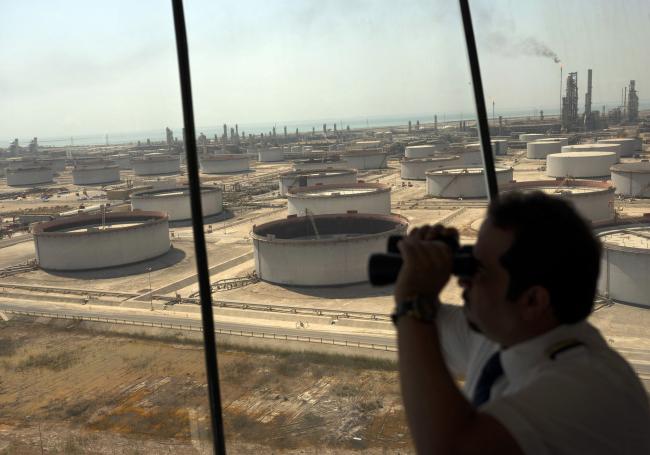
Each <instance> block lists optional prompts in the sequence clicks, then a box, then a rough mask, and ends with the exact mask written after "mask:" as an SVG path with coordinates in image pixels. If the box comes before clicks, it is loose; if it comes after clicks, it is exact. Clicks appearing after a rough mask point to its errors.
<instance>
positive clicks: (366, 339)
mask: <svg viewBox="0 0 650 455" xmlns="http://www.w3.org/2000/svg"><path fill="white" fill-rule="evenodd" d="M0 310H14V311H36V312H43V313H49V314H53V313H54V314H60V315H64V314H66V315H68V316H83V317H97V318H110V319H120V320H126V321H133V322H146V323H152V322H153V323H163V324H174V325H176V324H178V325H182V326H185V327H188V326H189V327H192V328H194V329H199V328H200V327H201V322H200V321H199V320H197V319H189V318H184V317H178V316H175V315H174V313H173V312H171V311H169V312H167V314H161V313H160V312H158V311H156V312H151V313H136V312H133V311H129V312H127V311H120V310H118V309H115V308H114V307H108V306H98V305H90V306H87V307H78V308H75V307H74V306H62V305H56V304H52V303H49V302H24V303H21V304H15V303H14V304H11V303H2V302H0ZM215 328H217V329H221V330H232V331H237V332H239V331H243V332H251V331H253V332H255V333H256V334H259V333H264V334H266V335H269V336H270V335H272V334H275V335H276V336H278V335H279V336H285V335H287V336H290V337H296V336H299V337H311V338H314V339H320V338H322V339H324V340H334V341H336V342H343V343H344V342H346V341H347V342H352V343H364V344H376V345H386V346H395V339H394V338H391V337H382V336H373V335H364V334H354V333H340V332H335V331H325V330H313V329H310V328H289V327H281V326H270V325H268V326H266V325H260V324H259V320H258V319H251V323H232V322H221V321H219V320H215Z"/></svg>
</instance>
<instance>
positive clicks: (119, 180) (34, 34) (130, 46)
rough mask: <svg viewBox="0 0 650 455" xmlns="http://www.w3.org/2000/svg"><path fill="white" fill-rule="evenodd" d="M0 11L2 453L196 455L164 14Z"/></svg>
mask: <svg viewBox="0 0 650 455" xmlns="http://www.w3.org/2000/svg"><path fill="white" fill-rule="evenodd" d="M0 15H1V16H2V17H3V22H4V25H3V27H2V29H1V30H0V42H2V45H1V46H0V58H1V59H2V61H3V62H4V70H3V72H2V75H1V76H0V87H1V88H0V92H1V93H2V109H1V110H0V125H1V126H0V130H1V131H2V138H3V139H2V144H0V163H2V178H0V218H1V221H2V224H1V226H0V237H1V239H0V377H1V378H2V380H1V385H0V389H1V393H0V428H2V437H0V452H2V453H7V454H20V453H66V454H76V453H97V454H99V453H119V454H135V453H152V454H154V453H155V454H160V453H206V448H209V447H210V446H211V443H210V432H209V431H208V425H207V422H208V419H207V416H208V402H207V390H206V380H205V366H204V358H203V344H202V336H201V335H202V334H201V332H200V330H199V329H200V318H199V312H198V306H197V305H196V303H189V304H185V305H183V306H182V308H181V307H179V306H176V303H177V302H178V300H177V299H176V292H179V291H182V289H183V288H184V287H186V286H187V284H188V283H193V282H195V281H196V275H195V273H196V271H195V265H194V248H193V244H192V242H191V241H190V240H191V239H188V237H187V235H185V231H184V229H185V228H180V231H182V232H181V235H176V234H175V231H176V230H177V226H185V225H186V224H187V223H188V221H187V218H189V215H188V212H187V202H186V200H187V197H185V199H183V194H185V193H184V192H185V190H184V189H183V188H176V186H177V185H179V184H180V183H181V182H182V180H183V179H184V166H183V165H182V164H181V159H182V157H181V152H182V142H180V141H179V142H177V141H176V140H175V139H174V140H173V141H171V142H167V141H166V137H165V127H166V126H169V127H171V128H172V129H173V134H174V138H181V137H182V136H181V132H182V129H181V127H180V125H181V123H182V117H181V110H180V96H179V86H178V68H177V60H176V54H175V46H174V36H173V25H172V15H171V8H170V7H169V4H168V2H163V3H161V2H150V1H149V2H137V3H133V2H110V3H102V4H99V3H92V4H90V3H88V2H81V1H79V2H75V1H68V2H10V3H7V2H5V3H3V4H2V6H1V7H0ZM162 191H165V192H166V193H164V192H162ZM136 194H138V196H137V197H136ZM158 199H159V200H160V201H163V202H164V203H165V204H166V205H163V204H161V203H158ZM132 207H134V208H136V209H141V210H140V211H131V208H132ZM167 213H169V216H168V214H167ZM174 213H180V215H174ZM175 218H180V219H184V220H185V221H176V220H175ZM184 296H185V297H189V295H188V294H185V295H184Z"/></svg>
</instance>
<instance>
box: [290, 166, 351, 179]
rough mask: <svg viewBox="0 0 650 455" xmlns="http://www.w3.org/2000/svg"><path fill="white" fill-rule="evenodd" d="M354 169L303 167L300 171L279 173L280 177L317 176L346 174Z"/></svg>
mask: <svg viewBox="0 0 650 455" xmlns="http://www.w3.org/2000/svg"><path fill="white" fill-rule="evenodd" d="M356 173H357V170H356V169H332V168H325V169H305V170H302V171H288V172H283V173H282V174H280V177H310V176H319V175H323V174H325V175H346V174H356Z"/></svg>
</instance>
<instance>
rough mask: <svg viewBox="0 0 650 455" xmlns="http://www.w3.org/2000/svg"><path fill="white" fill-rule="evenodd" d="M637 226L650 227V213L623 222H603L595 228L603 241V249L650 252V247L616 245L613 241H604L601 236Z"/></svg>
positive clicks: (637, 252) (638, 252)
mask: <svg viewBox="0 0 650 455" xmlns="http://www.w3.org/2000/svg"><path fill="white" fill-rule="evenodd" d="M637 227H647V228H650V215H648V216H642V217H635V218H629V219H627V220H625V221H624V222H622V223H621V222H620V221H619V222H618V223H611V222H610V223H603V224H601V225H598V226H597V227H596V228H595V229H594V231H595V234H596V237H597V238H598V240H599V241H600V242H601V244H602V246H603V249H608V250H613V251H622V252H624V253H636V254H650V248H636V247H633V246H624V245H616V244H613V243H607V242H603V241H602V240H601V237H603V236H604V235H607V234H613V233H615V232H618V231H622V230H624V229H630V228H637Z"/></svg>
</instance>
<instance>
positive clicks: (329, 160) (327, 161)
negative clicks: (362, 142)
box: [291, 158, 343, 164]
mask: <svg viewBox="0 0 650 455" xmlns="http://www.w3.org/2000/svg"><path fill="white" fill-rule="evenodd" d="M291 163H292V164H317V163H322V164H335V163H341V164H342V163H343V160H342V159H340V158H327V159H325V160H321V159H318V158H301V159H297V160H291Z"/></svg>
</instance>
